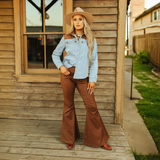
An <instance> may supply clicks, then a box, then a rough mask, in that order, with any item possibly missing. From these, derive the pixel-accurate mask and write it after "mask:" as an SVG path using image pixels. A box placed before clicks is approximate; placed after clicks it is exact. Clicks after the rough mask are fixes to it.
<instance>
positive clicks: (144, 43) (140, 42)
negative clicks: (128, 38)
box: [133, 32, 160, 67]
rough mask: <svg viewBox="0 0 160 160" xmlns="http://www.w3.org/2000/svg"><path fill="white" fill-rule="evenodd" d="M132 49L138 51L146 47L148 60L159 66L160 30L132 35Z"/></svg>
mask: <svg viewBox="0 0 160 160" xmlns="http://www.w3.org/2000/svg"><path fill="white" fill-rule="evenodd" d="M133 42H134V43H133V50H134V52H135V53H137V54H138V53H139V52H140V50H143V49H146V50H148V51H149V52H150V61H151V62H152V63H153V64H154V65H156V66H157V67H160V32H158V33H150V34H145V35H137V36H134V37H133Z"/></svg>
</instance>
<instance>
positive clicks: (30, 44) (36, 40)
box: [27, 35, 45, 69]
mask: <svg viewBox="0 0 160 160" xmlns="http://www.w3.org/2000/svg"><path fill="white" fill-rule="evenodd" d="M27 53H28V68H32V69H33V68H34V69H35V68H41V69H42V68H45V67H44V37H43V35H27Z"/></svg>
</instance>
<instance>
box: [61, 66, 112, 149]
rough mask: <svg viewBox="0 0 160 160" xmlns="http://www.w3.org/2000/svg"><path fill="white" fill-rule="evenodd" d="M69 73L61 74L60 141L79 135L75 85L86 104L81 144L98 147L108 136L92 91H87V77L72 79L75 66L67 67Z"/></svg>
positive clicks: (66, 141)
mask: <svg viewBox="0 0 160 160" xmlns="http://www.w3.org/2000/svg"><path fill="white" fill-rule="evenodd" d="M68 70H69V72H70V74H69V75H67V76H66V75H64V74H61V85H62V89H63V95H64V109H63V117H62V126H61V141H63V142H65V143H73V142H75V139H77V138H79V137H80V132H79V127H78V122H77V117H76V112H75V105H74V92H75V87H77V89H78V91H79V93H80V95H81V97H82V99H83V101H84V104H85V106H86V120H85V128H84V135H83V145H88V146H92V147H100V146H102V145H104V144H105V143H106V141H107V140H108V139H109V138H110V137H109V135H108V133H107V130H106V128H105V126H104V124H103V121H102V119H101V117H100V114H99V112H98V110H97V105H96V102H95V98H94V92H92V94H89V93H88V90H87V87H88V81H89V77H87V78H85V79H74V78H73V75H74V71H75V67H71V68H68Z"/></svg>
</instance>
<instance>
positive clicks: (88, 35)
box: [67, 15, 94, 63]
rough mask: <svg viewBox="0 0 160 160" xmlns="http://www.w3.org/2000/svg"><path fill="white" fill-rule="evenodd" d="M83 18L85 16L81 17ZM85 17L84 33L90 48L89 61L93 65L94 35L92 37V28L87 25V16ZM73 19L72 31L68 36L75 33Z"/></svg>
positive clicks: (70, 30)
mask: <svg viewBox="0 0 160 160" xmlns="http://www.w3.org/2000/svg"><path fill="white" fill-rule="evenodd" d="M74 16H75V15H74ZM74 16H73V17H74ZM81 16H83V15H81ZM73 17H72V18H73ZM83 17H84V27H83V32H84V34H85V35H86V39H87V45H88V47H89V50H88V56H89V61H90V63H92V50H93V47H94V45H93V43H92V39H93V35H92V31H91V28H90V26H89V24H88V23H87V20H86V18H85V16H83ZM72 18H71V27H70V29H69V31H68V33H67V34H70V33H72V32H73V31H75V28H74V25H73V19H72Z"/></svg>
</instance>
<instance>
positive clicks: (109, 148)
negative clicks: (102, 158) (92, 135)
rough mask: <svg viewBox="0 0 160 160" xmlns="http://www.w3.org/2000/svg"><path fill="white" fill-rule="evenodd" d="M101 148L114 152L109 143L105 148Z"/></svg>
mask: <svg viewBox="0 0 160 160" xmlns="http://www.w3.org/2000/svg"><path fill="white" fill-rule="evenodd" d="M101 148H103V149H106V150H112V147H111V146H110V145H109V144H107V143H105V144H104V145H103V146H101Z"/></svg>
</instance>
